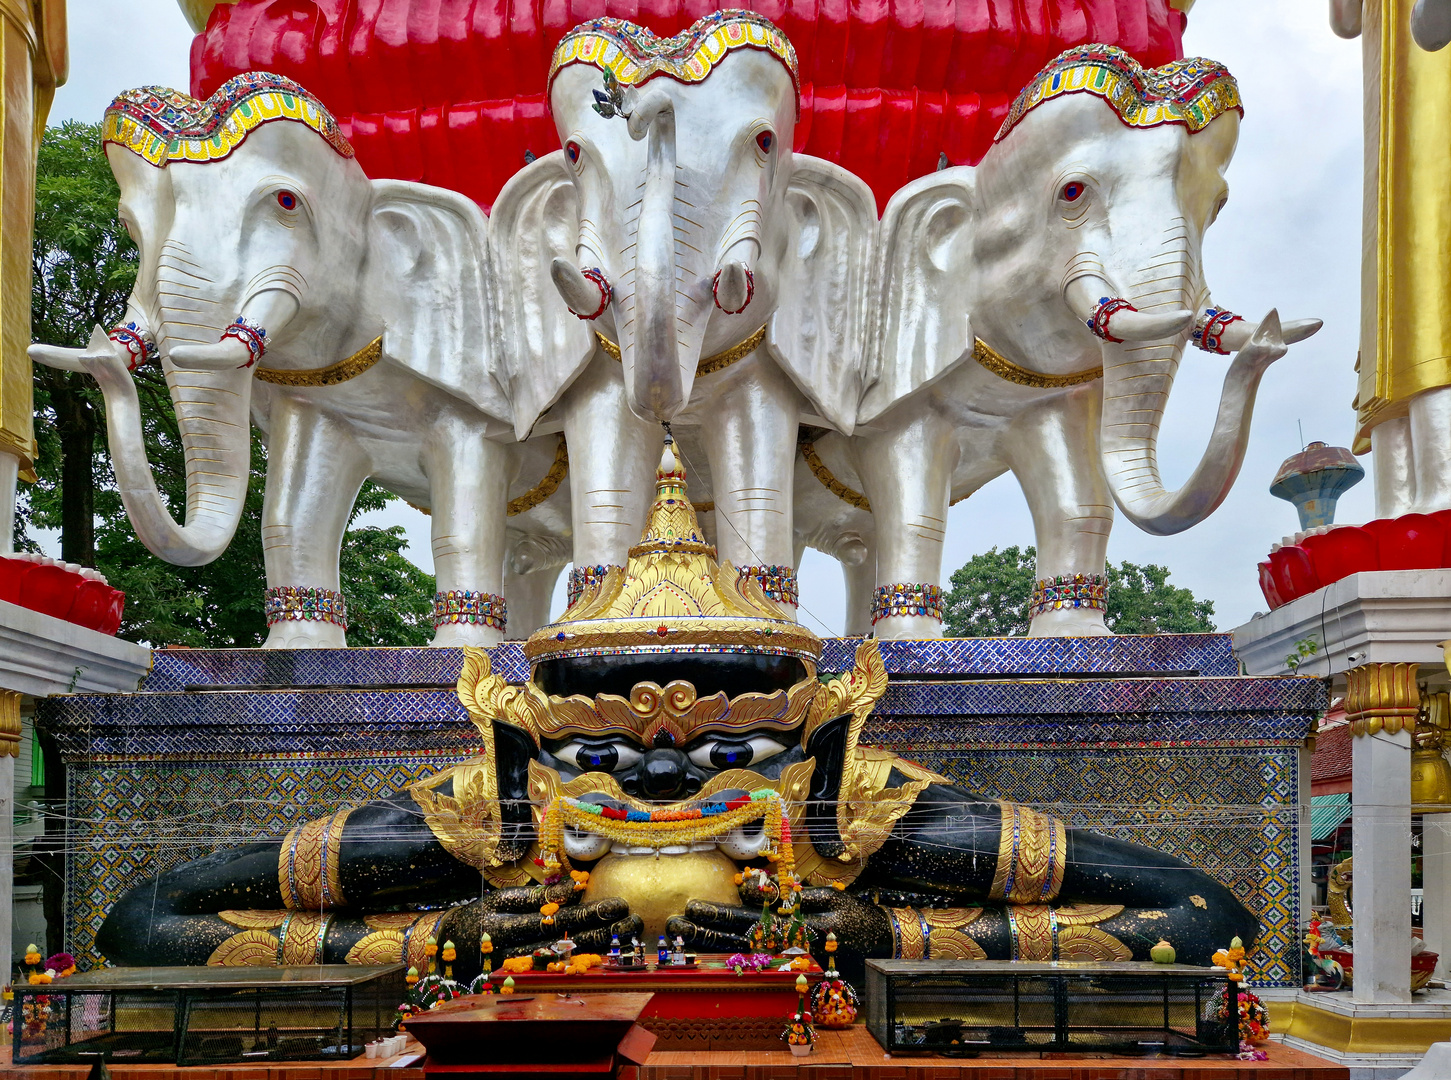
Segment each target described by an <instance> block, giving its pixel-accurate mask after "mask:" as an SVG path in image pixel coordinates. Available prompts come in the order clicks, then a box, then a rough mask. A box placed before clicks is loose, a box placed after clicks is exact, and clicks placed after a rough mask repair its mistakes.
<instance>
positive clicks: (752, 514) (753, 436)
mask: <svg viewBox="0 0 1451 1080" xmlns="http://www.w3.org/2000/svg"><path fill="white" fill-rule="evenodd" d="M800 415H801V394H800V391H798V390H797V389H796V387H795V384H793V383H792V382H791V380H790V379H789V378H787V376H786V373H785V372H783V371H782V370H781V369H780V368H778V367H777V366H776V365H775V364H772V363H767V362H764V360H763V358H761V357H757V358H755V360H754V362H753V363H752V364H751V366H750V368H746V367H745V365H742V370H741V371H739V373H737V372H731V374H730V375H729V376H726V377H725V378H723V379H722V381H721V383H720V385H718V386H714V387H712V388H711V397H710V401H709V404H708V405H707V407H706V409H704V410H702V411H701V416H702V423H701V425H700V436H701V442H702V444H703V445H704V447H705V454H706V457H707V458H709V459H710V472H711V479H712V481H713V491H714V494H715V521H716V545H717V548H718V549H719V551H720V561H721V562H722V563H731V564H732V565H734V566H737V567H742V568H744V567H754V568H756V570H755V572H756V574H757V576H758V578H760V579H761V582H762V585H763V586H764V587H765V588H766V591H767V594H768V595H769V596H771V598H772V599H774V600H776V601H777V602H779V603H781V604H783V605H784V606H785V607H786V608H787V609H788V610H789V611H792V612H794V611H795V610H796V606H797V593H796V588H795V571H794V567H795V562H794V559H795V557H796V549H795V537H794V535H793V528H792V522H793V511H794V507H793V501H792V496H793V490H792V489H793V481H794V475H793V474H794V472H795V468H796V434H797V431H798V430H799V429H800V423H799V421H798V417H799V416H800ZM782 567H785V568H792V569H791V573H790V575H789V577H790V580H789V583H788V582H787V581H786V580H785V578H786V575H782V574H781V573H780V570H779V568H782ZM773 578H774V579H775V584H774V585H773V584H772V579H773Z"/></svg>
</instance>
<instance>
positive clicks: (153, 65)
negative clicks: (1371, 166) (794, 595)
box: [51, 0, 1373, 632]
mask: <svg viewBox="0 0 1451 1080" xmlns="http://www.w3.org/2000/svg"><path fill="white" fill-rule="evenodd" d="M69 9H70V25H71V41H70V45H71V76H70V82H69V83H68V84H67V85H66V86H64V87H62V88H61V90H60V91H59V93H58V94H57V95H56V101H55V107H54V109H53V111H52V114H51V118H52V122H58V121H60V120H64V119H70V118H76V119H81V120H87V121H94V120H99V119H100V117H101V113H102V111H103V110H104V109H105V107H106V104H107V103H108V102H109V101H110V99H111V97H112V96H113V95H114V94H115V93H116V92H117V91H119V90H122V89H125V88H127V87H132V86H139V85H142V84H146V83H160V84H163V85H170V86H176V87H179V88H185V87H186V86H187V81H188V80H187V50H188V48H189V46H190V42H191V31H190V30H189V29H188V27H187V25H186V23H185V21H184V20H183V19H182V16H181V14H180V9H179V8H178V7H177V5H176V3H175V0H71V2H70V4H69ZM118 42H131V43H133V47H127V48H118V47H117V43H118ZM136 42H145V43H146V44H145V47H144V48H137V47H134V43H136ZM1184 45H1185V51H1186V52H1187V53H1189V54H1191V55H1195V54H1197V55H1203V56H1207V57H1210V58H1212V59H1215V60H1219V61H1221V62H1222V63H1224V64H1226V65H1227V66H1228V67H1229V69H1230V71H1232V72H1233V73H1234V74H1235V76H1236V77H1237V78H1238V80H1239V84H1240V89H1241V92H1242V94H1243V97H1244V102H1245V120H1244V124H1243V126H1242V127H1241V134H1240V143H1239V150H1238V152H1237V153H1236V155H1235V160H1234V163H1233V164H1232V165H1231V166H1230V170H1229V183H1230V199H1229V205H1228V206H1227V207H1226V208H1225V210H1224V212H1223V213H1222V214H1220V217H1219V221H1218V223H1217V224H1216V225H1215V227H1214V228H1213V229H1212V230H1210V233H1209V237H1208V239H1207V241H1206V244H1205V252H1204V262H1205V267H1206V272H1207V274H1208V276H1209V281H1210V284H1211V287H1212V288H1213V290H1214V297H1215V299H1216V300H1217V301H1218V302H1219V303H1221V304H1224V305H1226V306H1228V307H1230V308H1232V309H1234V310H1235V311H1238V312H1240V313H1241V314H1243V315H1245V316H1246V317H1248V318H1251V319H1255V318H1258V317H1259V316H1260V315H1263V314H1264V312H1265V311H1267V310H1268V309H1269V308H1271V307H1277V308H1278V309H1279V311H1280V314H1281V316H1282V317H1284V318H1300V317H1304V316H1310V315H1314V316H1318V317H1320V318H1322V319H1324V320H1325V327H1324V329H1323V330H1321V332H1320V333H1319V335H1317V336H1316V337H1314V338H1312V339H1311V340H1309V341H1308V342H1305V343H1304V344H1301V345H1298V346H1296V347H1294V348H1292V349H1291V350H1290V353H1289V355H1287V356H1286V357H1285V358H1284V359H1283V360H1281V361H1279V363H1277V364H1276V365H1275V366H1274V367H1272V368H1271V369H1270V371H1269V373H1268V374H1267V375H1266V376H1265V380H1264V383H1263V386H1262V387H1261V390H1260V395H1259V401H1258V404H1257V406H1256V409H1255V420H1254V425H1253V429H1252V434H1251V437H1250V443H1249V452H1248V455H1247V457H1246V459H1245V464H1244V469H1243V471H1242V472H1241V473H1240V478H1239V482H1238V484H1237V485H1236V486H1235V489H1234V491H1233V492H1232V493H1231V494H1230V496H1229V498H1228V499H1226V500H1225V503H1224V505H1223V506H1221V507H1220V508H1219V510H1218V511H1217V512H1216V513H1215V514H1214V516H1213V517H1211V518H1210V519H1209V520H1208V521H1206V522H1204V523H1203V524H1201V525H1199V526H1198V527H1197V528H1194V529H1191V530H1190V531H1189V532H1187V533H1183V534H1181V535H1179V536H1175V537H1155V536H1149V535H1147V534H1145V533H1141V532H1139V531H1138V530H1137V529H1135V528H1134V527H1133V526H1132V525H1129V524H1128V523H1126V522H1124V521H1123V520H1122V518H1120V519H1119V520H1118V522H1117V524H1116V528H1115V530H1114V533H1113V538H1112V541H1111V543H1110V545H1109V558H1110V559H1112V560H1114V561H1119V560H1123V559H1128V560H1131V561H1133V562H1139V563H1143V562H1152V563H1160V564H1163V565H1165V566H1168V567H1169V569H1170V570H1171V571H1172V573H1173V577H1172V580H1173V581H1174V582H1176V583H1178V584H1181V585H1185V586H1188V587H1189V588H1191V589H1193V590H1194V592H1195V593H1196V594H1198V595H1200V596H1205V597H1209V598H1210V599H1212V600H1213V601H1214V605H1215V611H1216V616H1215V618H1216V621H1217V623H1218V625H1219V627H1220V628H1221V629H1229V628H1232V627H1234V626H1236V625H1238V624H1240V623H1242V622H1244V621H1245V620H1247V619H1248V618H1249V617H1250V616H1251V615H1253V614H1254V613H1255V612H1256V611H1261V610H1264V609H1265V607H1266V605H1265V602H1264V599H1263V597H1261V595H1260V592H1259V586H1258V583H1257V578H1256V571H1255V564H1256V563H1257V562H1259V561H1260V560H1261V559H1263V558H1264V557H1265V555H1266V553H1267V552H1268V551H1269V548H1270V544H1271V543H1272V542H1274V541H1275V540H1276V539H1278V538H1279V537H1281V536H1283V535H1284V534H1286V533H1290V532H1293V531H1294V530H1295V529H1296V528H1297V521H1296V518H1295V512H1294V509H1293V508H1292V507H1291V506H1290V505H1289V504H1288V503H1285V502H1281V501H1280V500H1278V499H1275V498H1273V497H1272V496H1271V495H1270V494H1269V493H1268V491H1267V490H1266V489H1267V488H1268V485H1269V482H1270V480H1271V478H1272V477H1273V476H1274V473H1275V470H1276V469H1277V468H1278V467H1279V464H1280V462H1281V461H1282V460H1284V458H1286V457H1287V456H1289V455H1290V454H1293V453H1295V452H1296V451H1297V450H1299V449H1300V447H1301V444H1302V439H1301V432H1302V431H1303V438H1304V441H1309V440H1312V439H1321V440H1324V441H1326V442H1329V443H1331V444H1333V445H1342V446H1344V445H1349V441H1350V438H1351V435H1352V431H1353V425H1354V413H1353V412H1352V411H1351V409H1350V400H1351V398H1352V397H1353V396H1354V394H1355V379H1354V373H1353V370H1352V366H1353V364H1354V362H1355V353H1356V340H1357V335H1358V332H1359V329H1358V328H1359V318H1360V316H1359V295H1358V294H1359V273H1360V187H1361V183H1360V179H1361V131H1360V44H1359V42H1353V41H1342V40H1340V39H1339V38H1337V37H1335V36H1334V35H1333V34H1332V33H1331V32H1330V28H1329V24H1328V21H1327V16H1326V4H1325V3H1324V2H1323V0H1322V2H1314V0H1281V2H1278V3H1266V2H1265V0H1199V3H1198V5H1197V6H1196V8H1195V10H1194V13H1193V15H1192V16H1191V18H1190V20H1189V31H1188V34H1187V35H1186V37H1185V43H1184ZM1223 373H1224V364H1223V361H1222V360H1221V359H1220V358H1217V357H1212V356H1209V355H1208V354H1205V353H1199V352H1197V351H1195V350H1192V349H1191V350H1189V355H1187V356H1186V358H1185V363H1184V366H1183V368H1182V369H1181V371H1180V374H1179V378H1178V381H1177V383H1176V384H1175V387H1174V394H1173V398H1172V400H1171V402H1170V406H1169V411H1168V416H1167V417H1166V419H1165V423H1164V429H1163V434H1162V436H1161V438H1160V443H1159V450H1160V461H1161V463H1162V465H1163V470H1164V478H1165V481H1166V483H1167V484H1168V485H1169V486H1170V487H1175V486H1177V485H1178V484H1180V483H1182V482H1183V481H1184V480H1185V479H1187V477H1188V476H1189V474H1190V473H1191V472H1192V471H1193V469H1194V466H1195V464H1196V463H1197V462H1198V460H1199V455H1200V453H1201V452H1202V450H1203V448H1204V445H1205V443H1206V441H1207V439H1208V435H1209V429H1210V425H1211V423H1212V420H1213V416H1214V409H1215V403H1216V402H1217V401H1218V398H1219V388H1220V384H1221V382H1222V379H1223ZM1362 464H1364V465H1365V467H1366V472H1367V474H1369V473H1370V472H1371V466H1370V459H1369V458H1368V457H1367V458H1363V459H1362ZM1372 516H1373V493H1372V491H1371V482H1370V480H1369V479H1368V478H1367V479H1366V480H1365V481H1364V482H1363V483H1362V484H1361V485H1360V486H1359V487H1357V488H1355V489H1353V490H1352V491H1351V492H1350V493H1349V494H1348V495H1347V496H1346V497H1345V498H1344V499H1343V500H1342V501H1341V504H1340V512H1339V514H1338V515H1337V519H1338V520H1340V521H1342V522H1360V521H1365V520H1367V519H1369V518H1370V517H1372ZM369 520H372V521H375V522H378V523H381V524H395V523H396V524H402V525H404V526H405V527H406V528H407V530H408V535H409V538H410V540H411V546H410V549H409V552H408V554H409V555H410V556H411V557H412V558H414V559H415V560H416V561H417V562H418V563H419V564H420V565H422V566H424V567H428V568H431V563H432V560H431V556H430V552H429V544H428V526H427V520H426V519H425V518H424V517H423V516H422V515H421V514H419V513H417V512H416V511H414V510H411V509H409V508H407V507H406V506H404V505H403V504H402V503H401V502H400V503H395V504H393V506H391V507H389V509H388V510H386V511H383V512H381V513H378V514H373V515H370V516H369ZM1032 542H1033V528H1032V522H1031V520H1030V519H1029V517H1028V510H1027V506H1026V504H1025V503H1024V501H1023V498H1022V495H1021V494H1020V493H1019V491H1018V489H1017V487H1016V486H1015V485H1014V483H1013V481H1012V478H1011V477H1010V476H1005V477H1002V478H1000V479H998V480H996V481H994V482H993V483H992V484H989V485H988V486H987V487H986V488H984V489H983V490H982V491H980V492H978V493H977V494H976V495H974V496H973V497H972V498H970V499H968V500H967V501H965V502H962V503H959V504H958V505H957V506H956V507H954V508H953V510H952V512H951V516H950V518H949V522H948V536H947V554H946V558H945V560H944V578H945V577H946V575H947V574H949V573H950V572H951V571H952V569H953V568H955V567H957V566H959V565H961V564H962V563H963V562H965V561H966V560H967V559H968V558H969V557H971V556H972V555H973V554H975V553H977V552H980V551H985V550H987V549H988V548H989V547H992V546H993V545H998V546H1005V545H1008V544H1023V545H1026V544H1031V543H1032ZM800 573H801V594H802V607H803V612H804V613H805V615H806V616H807V617H808V619H809V620H811V621H815V622H816V623H818V624H819V625H817V626H816V627H815V628H816V629H818V630H821V629H827V630H829V631H832V632H837V631H839V630H840V628H841V624H842V589H841V575H840V572H839V571H838V570H837V568H836V564H835V563H834V562H833V561H832V560H830V559H828V558H826V557H825V556H821V555H818V554H816V553H814V552H809V553H808V554H807V557H806V559H805V561H804V563H803V565H802V567H801V571H800ZM556 605H557V609H562V607H563V589H562V585H561V588H560V590H559V591H558V592H557V594H556Z"/></svg>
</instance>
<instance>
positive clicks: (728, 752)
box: [688, 735, 786, 769]
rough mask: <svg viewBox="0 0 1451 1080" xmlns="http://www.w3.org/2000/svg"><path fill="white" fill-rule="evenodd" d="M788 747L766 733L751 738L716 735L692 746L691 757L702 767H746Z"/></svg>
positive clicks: (771, 756) (773, 755)
mask: <svg viewBox="0 0 1451 1080" xmlns="http://www.w3.org/2000/svg"><path fill="white" fill-rule="evenodd" d="M785 749H786V747H785V746H784V745H782V744H781V743H779V742H777V741H776V740H775V739H772V738H769V737H767V736H765V735H754V736H751V737H749V738H740V737H733V736H715V737H712V738H708V739H704V740H702V741H701V742H698V743H696V744H695V745H694V746H692V747H691V748H690V751H689V754H688V756H689V758H690V760H691V761H692V762H693V763H694V764H695V765H697V766H699V767H700V768H702V769H744V768H745V767H746V766H747V765H754V764H757V763H759V762H762V761H765V760H767V759H768V758H773V757H775V756H776V755H777V754H779V753H781V752H782V751H783V750H785Z"/></svg>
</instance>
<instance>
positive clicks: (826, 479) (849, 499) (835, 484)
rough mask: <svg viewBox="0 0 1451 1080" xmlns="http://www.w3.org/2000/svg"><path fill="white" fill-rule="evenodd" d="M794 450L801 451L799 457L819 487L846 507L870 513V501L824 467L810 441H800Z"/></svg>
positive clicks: (814, 445) (813, 444)
mask: <svg viewBox="0 0 1451 1080" xmlns="http://www.w3.org/2000/svg"><path fill="white" fill-rule="evenodd" d="M796 449H798V450H800V451H801V457H802V459H803V460H805V462H806V467H807V468H808V469H810V470H811V475H812V476H814V477H816V479H818V480H820V481H821V486H822V487H824V488H826V490H827V491H829V492H831V493H832V494H833V495H835V496H836V497H837V498H838V499H840V500H841V501H842V502H844V503H846V504H847V505H848V506H855V507H856V508H857V509H858V510H865V511H866V512H867V513H869V514H870V513H871V512H872V504H871V501H870V500H868V499H867V497H866V496H865V495H863V494H862V493H861V492H860V491H854V490H853V489H851V488H849V487H847V486H846V485H845V484H843V483H842V482H841V481H840V480H838V479H837V478H836V477H835V476H833V475H832V472H831V470H830V469H828V468H827V467H826V462H824V461H822V460H821V455H820V454H818V453H817V452H816V444H815V443H814V442H812V441H811V440H810V439H802V440H801V441H800V442H798V443H797V444H796Z"/></svg>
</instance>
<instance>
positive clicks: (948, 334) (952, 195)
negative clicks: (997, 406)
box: [857, 167, 973, 424]
mask: <svg viewBox="0 0 1451 1080" xmlns="http://www.w3.org/2000/svg"><path fill="white" fill-rule="evenodd" d="M972 221H973V172H972V169H970V168H966V167H960V168H955V169H944V170H942V171H941V172H937V173H933V174H932V175H930V176H924V177H922V178H921V179H919V180H914V181H913V182H912V183H910V184H908V185H907V186H906V187H904V188H902V190H901V191H899V192H897V193H896V194H895V195H893V196H892V199H891V201H890V202H888V203H887V209H886V211H885V212H884V213H883V214H882V224H881V228H880V229H879V230H878V232H877V250H876V257H875V260H874V262H875V266H874V274H873V281H872V293H873V298H872V303H873V305H874V311H873V317H872V325H871V328H870V330H869V332H868V334H867V348H868V351H869V356H868V359H867V387H866V393H865V394H864V395H863V397H862V404H861V410H860V411H859V412H858V414H857V422H858V423H861V424H866V423H869V422H870V421H872V420H873V419H875V418H876V417H878V416H880V415H881V414H882V413H884V412H886V411H887V410H888V409H890V408H891V407H892V406H893V405H895V404H896V403H897V402H899V401H901V400H902V398H903V397H905V396H906V395H908V394H910V393H912V391H914V390H918V389H920V388H922V387H924V386H926V385H927V384H928V383H931V382H934V381H935V380H937V379H940V378H941V377H942V376H943V375H945V374H947V372H949V371H950V370H952V369H953V368H954V367H956V366H957V365H958V364H959V363H961V362H962V361H963V360H965V359H966V358H967V357H969V356H971V355H972V346H973V334H972V323H971V320H970V313H969V311H968V291H967V276H966V274H965V273H964V270H965V266H966V262H967V259H968V257H969V255H970V247H971V244H970V240H971V236H970V229H971V227H972Z"/></svg>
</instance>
